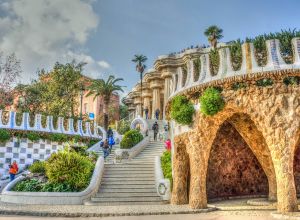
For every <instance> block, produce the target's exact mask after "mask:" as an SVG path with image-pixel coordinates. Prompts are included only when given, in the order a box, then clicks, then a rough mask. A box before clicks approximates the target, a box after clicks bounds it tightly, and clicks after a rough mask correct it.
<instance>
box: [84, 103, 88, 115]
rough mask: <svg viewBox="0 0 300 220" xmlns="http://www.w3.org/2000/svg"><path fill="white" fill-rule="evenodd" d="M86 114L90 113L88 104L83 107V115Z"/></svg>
mask: <svg viewBox="0 0 300 220" xmlns="http://www.w3.org/2000/svg"><path fill="white" fill-rule="evenodd" d="M86 113H88V104H87V103H84V105H83V114H86Z"/></svg>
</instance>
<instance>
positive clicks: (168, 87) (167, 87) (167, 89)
mask: <svg viewBox="0 0 300 220" xmlns="http://www.w3.org/2000/svg"><path fill="white" fill-rule="evenodd" d="M175 71H176V70H175V69H171V68H167V69H165V70H163V72H162V75H161V76H162V78H163V79H164V88H163V89H164V105H163V119H165V109H166V105H167V102H168V98H169V97H170V95H171V91H172V73H175Z"/></svg>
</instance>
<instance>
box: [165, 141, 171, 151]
mask: <svg viewBox="0 0 300 220" xmlns="http://www.w3.org/2000/svg"><path fill="white" fill-rule="evenodd" d="M165 146H166V149H167V150H169V151H170V150H171V140H170V139H167V140H166V142H165Z"/></svg>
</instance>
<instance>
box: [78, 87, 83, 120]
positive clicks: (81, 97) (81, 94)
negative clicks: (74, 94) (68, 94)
mask: <svg viewBox="0 0 300 220" xmlns="http://www.w3.org/2000/svg"><path fill="white" fill-rule="evenodd" d="M83 93H84V85H83V83H81V84H80V115H79V119H80V120H82V101H83Z"/></svg>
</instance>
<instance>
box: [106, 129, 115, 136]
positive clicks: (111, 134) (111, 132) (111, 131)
mask: <svg viewBox="0 0 300 220" xmlns="http://www.w3.org/2000/svg"><path fill="white" fill-rule="evenodd" d="M113 136H114V132H113V130H112V129H111V127H109V128H108V130H107V137H108V138H109V137H113Z"/></svg>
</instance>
